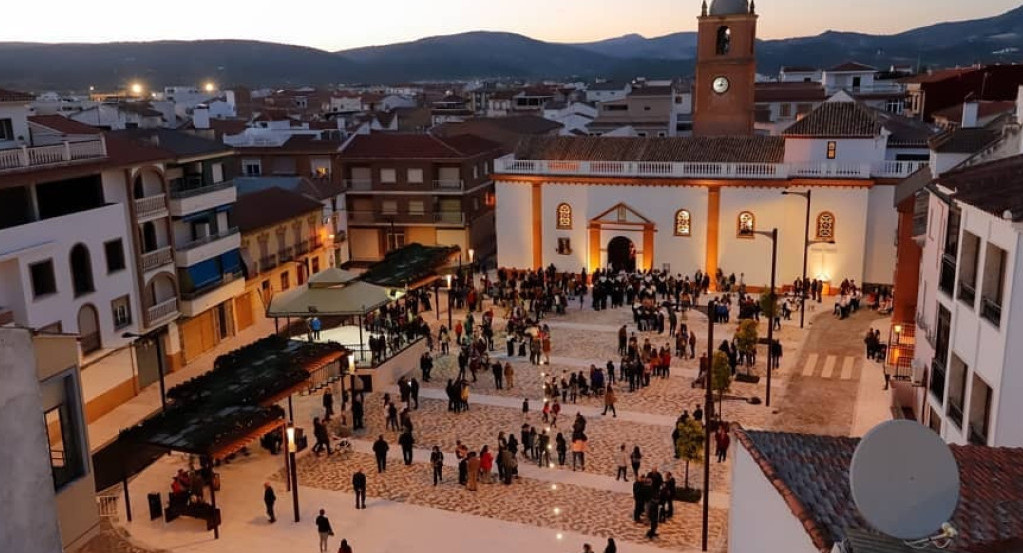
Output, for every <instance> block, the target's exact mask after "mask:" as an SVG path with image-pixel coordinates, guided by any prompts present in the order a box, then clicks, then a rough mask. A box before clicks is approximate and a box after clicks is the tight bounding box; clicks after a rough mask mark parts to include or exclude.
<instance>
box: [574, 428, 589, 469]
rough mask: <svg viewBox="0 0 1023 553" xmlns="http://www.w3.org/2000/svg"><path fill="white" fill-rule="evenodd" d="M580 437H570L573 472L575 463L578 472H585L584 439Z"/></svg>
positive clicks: (583, 436) (582, 436)
mask: <svg viewBox="0 0 1023 553" xmlns="http://www.w3.org/2000/svg"><path fill="white" fill-rule="evenodd" d="M579 434H580V435H577V436H573V437H572V470H573V471H574V470H575V466H576V463H577V462H578V464H579V470H582V471H585V470H586V437H585V435H582V433H581V432H580V433H579Z"/></svg>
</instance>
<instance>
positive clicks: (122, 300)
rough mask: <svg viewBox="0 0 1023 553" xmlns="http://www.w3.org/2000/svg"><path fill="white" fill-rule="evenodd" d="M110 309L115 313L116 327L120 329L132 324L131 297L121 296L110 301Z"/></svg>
mask: <svg viewBox="0 0 1023 553" xmlns="http://www.w3.org/2000/svg"><path fill="white" fill-rule="evenodd" d="M110 310H111V311H113V315H114V329H115V330H120V329H122V328H124V327H126V326H128V325H130V324H131V298H129V297H128V296H121V297H119V298H117V299H115V300H114V301H112V302H110Z"/></svg>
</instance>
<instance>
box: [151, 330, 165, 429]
mask: <svg viewBox="0 0 1023 553" xmlns="http://www.w3.org/2000/svg"><path fill="white" fill-rule="evenodd" d="M153 339H154V340H156V369H157V370H158V371H159V372H160V410H161V411H166V410H167V383H166V382H164V370H163V364H164V356H163V340H161V339H160V335H159V334H157V335H156V336H155V337H154V338H153Z"/></svg>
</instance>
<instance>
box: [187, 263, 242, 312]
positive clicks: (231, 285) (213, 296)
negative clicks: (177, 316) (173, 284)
mask: <svg viewBox="0 0 1023 553" xmlns="http://www.w3.org/2000/svg"><path fill="white" fill-rule="evenodd" d="M243 292H245V279H244V278H241V274H240V273H239V274H234V273H227V274H225V275H223V277H222V278H221V279H220V280H217V281H215V282H211V283H209V284H207V285H205V286H203V287H202V288H197V289H195V290H191V291H188V292H182V293H181V307H180V309H181V314H182V315H184V316H186V317H194V316H196V315H198V314H199V313H202V312H204V311H206V310H208V309H211V308H212V307H213V306H215V305H219V304H221V303H223V302H225V301H227V300H229V299H233V298H235V297H237V296H240V295H241V294H242V293H243Z"/></svg>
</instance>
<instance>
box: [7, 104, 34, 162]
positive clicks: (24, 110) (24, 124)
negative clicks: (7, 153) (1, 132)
mask: <svg viewBox="0 0 1023 553" xmlns="http://www.w3.org/2000/svg"><path fill="white" fill-rule="evenodd" d="M0 119H10V120H11V129H12V130H13V131H14V137H13V140H0V150H3V149H6V148H15V147H17V146H20V145H22V144H24V145H26V146H27V145H28V140H29V138H30V137H29V132H28V105H26V104H21V103H14V102H0ZM19 137H21V139H22V141H21V142H19V141H18V138H19Z"/></svg>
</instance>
